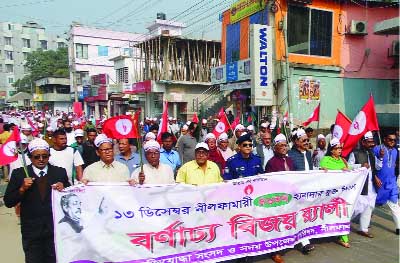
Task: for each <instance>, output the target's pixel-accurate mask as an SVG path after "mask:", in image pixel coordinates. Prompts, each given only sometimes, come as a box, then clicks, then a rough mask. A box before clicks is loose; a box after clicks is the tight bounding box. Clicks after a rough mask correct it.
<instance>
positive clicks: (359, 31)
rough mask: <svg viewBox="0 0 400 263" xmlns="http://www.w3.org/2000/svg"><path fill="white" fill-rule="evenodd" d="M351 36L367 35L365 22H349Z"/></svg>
mask: <svg viewBox="0 0 400 263" xmlns="http://www.w3.org/2000/svg"><path fill="white" fill-rule="evenodd" d="M348 34H351V35H367V34H368V33H367V21H357V20H351V25H350V31H349V32H348Z"/></svg>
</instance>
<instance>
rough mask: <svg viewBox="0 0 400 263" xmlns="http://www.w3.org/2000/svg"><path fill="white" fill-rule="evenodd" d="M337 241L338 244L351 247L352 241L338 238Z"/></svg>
mask: <svg viewBox="0 0 400 263" xmlns="http://www.w3.org/2000/svg"><path fill="white" fill-rule="evenodd" d="M336 243H338V244H339V245H341V246H342V247H345V248H350V243H348V242H344V241H343V240H340V239H338V240H337V241H336Z"/></svg>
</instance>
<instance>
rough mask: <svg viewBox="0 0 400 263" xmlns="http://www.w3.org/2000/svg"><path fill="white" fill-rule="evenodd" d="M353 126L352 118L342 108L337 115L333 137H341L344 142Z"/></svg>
mask: <svg viewBox="0 0 400 263" xmlns="http://www.w3.org/2000/svg"><path fill="white" fill-rule="evenodd" d="M350 126H351V120H350V119H349V118H348V117H347V116H346V115H345V114H344V113H342V112H341V111H340V110H338V113H337V115H336V121H335V128H334V129H333V137H336V138H338V139H339V141H340V142H341V143H343V142H344V141H345V140H346V138H347V135H348V132H349V129H350Z"/></svg>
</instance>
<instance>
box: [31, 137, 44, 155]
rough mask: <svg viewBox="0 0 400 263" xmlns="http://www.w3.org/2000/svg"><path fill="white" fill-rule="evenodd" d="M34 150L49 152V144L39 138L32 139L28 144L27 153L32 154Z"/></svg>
mask: <svg viewBox="0 0 400 263" xmlns="http://www.w3.org/2000/svg"><path fill="white" fill-rule="evenodd" d="M36 150H46V151H48V150H49V144H48V143H47V142H46V141H45V140H43V139H40V138H35V139H33V140H32V141H31V142H30V143H29V144H28V151H29V152H30V153H32V152H33V151H36Z"/></svg>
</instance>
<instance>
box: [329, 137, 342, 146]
mask: <svg viewBox="0 0 400 263" xmlns="http://www.w3.org/2000/svg"><path fill="white" fill-rule="evenodd" d="M329 144H330V145H331V147H335V146H336V145H338V144H340V141H339V139H338V138H336V137H333V138H332V140H331V142H330V143H329Z"/></svg>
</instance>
